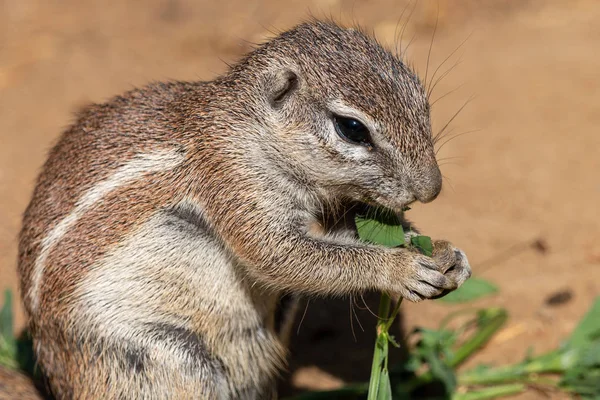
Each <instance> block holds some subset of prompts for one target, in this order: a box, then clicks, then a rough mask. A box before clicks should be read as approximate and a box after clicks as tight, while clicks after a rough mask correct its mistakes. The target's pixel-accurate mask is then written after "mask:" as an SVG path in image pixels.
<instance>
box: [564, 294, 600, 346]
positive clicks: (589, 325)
mask: <svg viewBox="0 0 600 400" xmlns="http://www.w3.org/2000/svg"><path fill="white" fill-rule="evenodd" d="M598 321H600V297H597V298H596V300H595V301H594V303H593V304H592V307H590V309H589V310H588V312H587V313H586V314H585V316H584V317H583V318H582V319H581V321H579V324H578V325H577V327H576V328H575V330H574V331H573V333H571V337H570V338H569V341H568V345H569V346H571V347H575V348H579V347H583V346H586V345H587V344H589V343H590V342H592V341H593V340H595V339H597V338H599V337H600V326H599V322H598Z"/></svg>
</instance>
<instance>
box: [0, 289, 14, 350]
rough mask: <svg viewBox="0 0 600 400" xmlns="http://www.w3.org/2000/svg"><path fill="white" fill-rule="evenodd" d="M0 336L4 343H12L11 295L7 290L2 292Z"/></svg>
mask: <svg viewBox="0 0 600 400" xmlns="http://www.w3.org/2000/svg"><path fill="white" fill-rule="evenodd" d="M0 336H2V337H3V338H4V340H6V341H10V342H13V341H14V337H13V315H12V293H11V292H10V290H8V289H7V290H6V291H5V292H4V305H3V306H2V310H0Z"/></svg>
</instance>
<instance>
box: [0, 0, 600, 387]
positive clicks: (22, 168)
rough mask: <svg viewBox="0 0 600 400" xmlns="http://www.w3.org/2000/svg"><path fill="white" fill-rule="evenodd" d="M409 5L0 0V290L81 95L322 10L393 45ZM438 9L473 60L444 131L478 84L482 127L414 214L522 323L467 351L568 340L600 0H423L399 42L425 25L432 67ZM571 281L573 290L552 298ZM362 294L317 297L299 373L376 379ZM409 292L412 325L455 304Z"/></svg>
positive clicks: (587, 184) (597, 77) (590, 202)
mask: <svg viewBox="0 0 600 400" xmlns="http://www.w3.org/2000/svg"><path fill="white" fill-rule="evenodd" d="M404 4H405V3H402V2H398V1H391V0H389V1H387V0H381V1H375V0H372V1H360V0H348V1H346V0H313V1H289V2H278V1H266V2H261V3H258V2H257V3H253V2H245V1H239V0H233V1H227V2H214V1H211V2H209V1H191V0H190V1H185V0H179V1H178V0H170V1H167V0H162V1H159V0H148V1H144V2H141V1H133V0H131V1H104V2H100V1H98V2H92V1H75V0H60V1H59V0H43V1H42V0H0V138H1V143H2V146H0V288H3V287H8V288H12V289H13V290H17V277H16V274H15V260H16V250H17V244H16V235H17V232H18V229H19V224H20V216H21V213H22V212H23V210H24V208H25V206H26V204H27V201H28V199H29V196H30V194H31V191H32V187H33V182H34V179H35V176H36V173H37V171H38V170H39V168H40V166H41V164H42V163H43V161H44V157H45V154H46V153H47V151H48V150H49V148H50V146H51V145H52V143H53V142H54V141H55V140H56V138H57V136H58V135H59V133H60V131H61V129H62V128H64V127H65V126H66V125H68V124H69V123H70V121H71V120H72V113H73V112H74V111H75V110H76V109H77V108H78V107H79V106H81V105H82V104H85V103H88V102H100V101H103V100H104V99H106V98H108V97H109V96H111V95H114V94H117V93H119V92H122V91H124V90H127V89H130V88H131V87H133V86H139V85H143V84H144V83H147V82H149V81H151V80H165V79H180V80H197V79H211V78H212V77H214V76H215V75H216V74H218V73H220V72H223V71H224V70H225V69H226V65H225V62H224V61H227V62H231V61H235V59H236V58H237V57H239V56H240V55H241V54H243V53H244V52H246V51H248V50H249V49H250V48H251V46H252V43H254V42H259V41H261V40H263V39H264V38H265V37H268V36H269V35H271V32H272V31H280V30H283V29H285V28H287V27H289V26H291V25H293V24H294V23H297V22H299V21H301V20H304V19H306V18H307V17H308V15H309V13H312V14H313V15H315V16H323V15H326V16H329V15H331V16H333V17H334V18H336V19H338V20H342V21H352V20H354V21H357V22H359V23H360V24H361V25H363V26H365V27H367V28H369V29H372V30H373V31H374V32H375V34H376V35H377V37H378V38H379V39H380V40H381V42H383V43H384V44H386V43H387V44H388V45H390V46H394V45H395V44H398V43H399V40H398V39H395V37H394V35H395V32H397V28H396V27H397V26H398V22H399V21H406V17H407V15H408V14H409V13H408V12H406V13H405V14H404V17H402V11H403V9H404V8H405V6H404ZM482 4H485V5H482ZM438 5H439V14H438ZM436 15H439V18H438V21H439V22H438V29H437V33H436V36H435V40H434V41H433V47H432V52H431V59H430V62H429V68H428V70H429V72H428V76H429V77H431V76H432V74H433V71H435V70H436V69H437V67H438V66H439V65H440V64H441V63H442V62H443V61H444V59H445V58H446V57H447V56H448V54H450V53H451V52H452V51H454V50H455V49H456V48H457V47H458V46H459V45H460V44H461V43H462V42H463V41H464V40H465V39H467V38H468V40H467V41H466V43H465V44H464V45H462V47H460V49H458V51H457V52H456V53H455V54H454V56H452V57H451V59H450V60H449V61H448V62H446V63H445V64H444V65H443V66H442V67H441V68H440V70H439V71H438V73H437V76H440V75H441V74H442V73H443V72H444V71H445V70H446V69H447V68H448V67H451V66H453V65H454V64H455V62H456V61H457V60H461V62H460V63H459V64H458V65H457V66H456V67H455V68H453V69H452V70H451V72H450V73H449V74H448V75H447V76H445V77H444V79H442V80H441V82H440V83H439V84H438V85H437V86H436V87H435V90H434V94H433V96H432V98H433V99H436V98H438V97H440V96H443V95H445V94H447V93H450V94H448V95H447V96H446V97H443V98H442V99H441V100H440V101H439V102H436V103H435V105H434V107H433V116H434V124H435V128H436V129H437V130H439V129H441V128H442V127H443V126H444V125H445V123H446V121H447V120H448V119H449V118H450V117H451V116H452V115H453V114H454V113H455V112H456V111H457V110H458V109H459V108H460V107H461V106H462V104H463V103H464V102H465V101H467V100H468V99H470V98H472V100H471V101H470V102H469V104H468V106H467V107H466V108H465V109H464V110H463V111H462V112H461V113H460V115H459V116H458V117H457V118H456V119H455V120H454V121H453V122H452V124H451V126H450V129H454V130H453V131H452V135H453V134H459V133H461V132H467V131H474V132H472V133H469V134H465V135H463V136H460V137H457V138H456V139H455V140H452V141H450V142H449V143H448V144H447V145H445V146H444V147H443V148H442V150H441V151H440V153H439V157H440V159H441V164H442V165H443V166H442V170H443V172H444V175H445V176H446V181H445V190H444V192H443V194H442V195H441V196H440V198H439V199H438V200H436V201H435V202H434V203H432V204H428V205H426V206H417V207H415V209H414V210H412V211H411V212H410V214H411V216H412V219H413V220H414V221H415V222H416V224H417V225H418V226H419V227H420V228H421V229H422V230H423V231H424V232H426V233H428V234H430V235H431V236H433V237H436V238H447V239H449V240H451V241H452V242H454V243H456V244H457V245H459V246H460V247H461V248H463V249H464V250H465V251H466V253H467V254H468V256H469V258H470V261H471V264H472V265H473V269H474V272H475V275H479V276H481V277H484V278H487V279H490V280H492V281H494V282H496V283H497V284H498V285H499V286H500V288H501V291H500V293H499V294H498V295H497V296H495V297H493V298H489V299H486V300H485V301H481V302H480V303H478V304H477V305H498V306H503V307H506V308H507V309H508V310H509V312H510V315H511V319H510V322H509V324H508V326H507V328H506V329H505V330H504V331H503V332H502V333H501V334H500V335H498V337H497V338H496V339H495V340H494V342H493V343H492V344H491V345H489V346H488V347H487V348H486V349H485V351H483V352H482V353H481V354H480V355H479V356H478V357H477V358H476V360H473V361H472V362H471V363H470V365H473V364H475V363H479V362H486V363H493V364H500V363H504V362H509V361H518V360H520V359H522V357H523V355H524V354H525V352H526V350H527V348H529V347H530V346H534V348H535V350H536V351H542V350H546V349H549V348H552V347H554V346H556V345H558V344H559V343H560V340H561V338H564V337H565V336H566V335H567V334H568V333H569V332H570V330H571V329H572V328H573V327H574V326H575V324H576V322H577V321H578V320H579V318H581V316H582V315H583V313H584V312H585V310H586V309H587V307H589V305H590V304H591V302H592V299H593V298H594V297H595V296H597V295H599V294H600V272H599V267H600V241H599V240H598V239H600V217H598V214H597V212H598V205H599V204H600V157H599V156H600V150H599V149H600V132H599V130H598V126H599V125H600V52H599V51H598V49H599V48H598V46H599V43H600V24H598V21H599V20H600V3H598V2H596V1H592V0H589V1H569V2H564V1H533V0H532V1H519V2H517V1H509V0H505V1H500V0H490V1H486V2H477V1H475V0H469V1H458V0H456V1H450V0H446V1H444V0H439V2H438V1H429V0H422V1H420V2H419V3H418V4H417V6H416V8H415V11H414V12H413V13H412V15H411V17H410V20H409V21H408V23H407V24H406V29H405V32H404V37H403V41H402V42H401V44H402V45H404V46H406V45H407V44H408V43H409V41H410V40H411V39H413V38H414V39H413V40H412V42H411V45H410V48H409V50H408V53H407V54H408V55H407V58H408V60H410V62H411V63H412V64H413V65H414V66H415V67H416V68H417V69H418V71H419V72H420V73H421V75H422V76H424V74H425V71H426V70H427V68H426V65H427V53H428V50H429V48H430V41H431V34H432V31H433V27H434V26H435V21H436ZM402 18H403V19H402ZM403 24H404V22H400V24H399V25H400V27H402V25H403ZM457 88H458V89H457ZM454 89H457V90H456V91H454V92H451V91H452V90H454ZM448 157H452V158H450V159H448ZM562 291H569V292H570V293H571V294H572V296H571V299H570V300H568V301H566V302H565V303H564V304H560V305H555V306H551V305H547V304H546V301H547V299H548V298H549V297H551V296H553V295H555V294H556V293H559V292H562ZM567 297H568V296H567ZM348 304H349V303H348V302H347V301H344V302H340V301H338V302H334V301H322V302H320V303H318V304H317V305H315V303H312V304H311V305H309V307H308V309H307V316H306V319H305V321H304V323H303V325H302V327H301V329H300V330H299V333H298V335H297V336H295V338H294V344H293V348H292V351H293V358H292V367H293V370H294V371H295V372H294V374H293V377H292V382H293V383H294V384H295V385H296V386H300V387H325V386H335V385H338V384H339V383H340V381H341V380H346V381H349V380H356V379H361V378H364V377H365V376H366V375H365V374H366V371H368V369H369V365H370V364H369V361H368V360H369V358H370V353H371V347H372V341H371V340H370V337H369V332H370V331H369V330H370V329H371V328H372V327H373V326H374V318H373V317H371V316H370V315H368V313H367V314H364V315H363V316H362V317H361V322H362V324H363V326H364V327H365V329H366V330H367V332H366V333H364V334H363V333H361V331H360V328H357V327H356V326H355V331H358V333H357V336H358V342H354V340H353V339H352V334H351V328H350V318H349V315H350V314H349V306H348ZM403 307H404V310H405V315H404V319H405V325H406V326H407V327H411V326H414V325H423V326H435V325H436V321H439V320H440V319H441V317H442V316H444V315H445V314H447V313H448V312H449V311H451V310H454V309H455V308H456V307H448V306H446V305H442V304H437V303H434V302H427V303H424V304H416V305H414V304H410V305H406V306H403ZM327 310H329V311H327ZM333 317H335V318H336V319H335V320H330V318H333ZM336 321H337V322H336ZM17 322H18V324H19V326H22V324H23V322H24V318H23V315H22V310H21V308H19V310H18V320H17ZM365 359H366V361H365ZM315 364H317V366H318V368H319V369H315V368H314V367H312V366H313V365H315ZM299 367H300V370H299V371H296V368H299ZM323 371H326V372H327V374H328V375H325V373H324V372H323ZM329 375H331V376H329ZM540 396H542V394H540V393H538V392H530V393H528V394H527V395H525V396H522V398H537V397H540ZM550 396H551V397H552V396H554V395H552V394H550Z"/></svg>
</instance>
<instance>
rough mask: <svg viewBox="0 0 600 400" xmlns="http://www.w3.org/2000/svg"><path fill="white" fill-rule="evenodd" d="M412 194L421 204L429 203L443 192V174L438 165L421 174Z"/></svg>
mask: <svg viewBox="0 0 600 400" xmlns="http://www.w3.org/2000/svg"><path fill="white" fill-rule="evenodd" d="M411 186H412V192H413V194H414V196H415V197H416V198H417V200H419V201H420V202H421V203H429V202H430V201H433V200H435V199H436V197H438V195H439V194H440V192H441V191H442V173H441V171H440V169H439V168H438V166H437V165H435V166H433V167H432V168H431V169H430V170H429V171H427V172H425V171H423V172H421V173H420V174H419V175H417V176H416V178H415V179H414V180H413V183H412V185H411Z"/></svg>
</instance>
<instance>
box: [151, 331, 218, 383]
mask: <svg viewBox="0 0 600 400" xmlns="http://www.w3.org/2000/svg"><path fill="white" fill-rule="evenodd" d="M149 332H150V334H151V335H152V336H154V337H155V338H156V339H158V340H161V341H164V342H167V343H169V344H171V345H173V346H174V347H177V348H179V349H181V350H183V351H184V352H186V353H187V354H188V355H189V356H190V358H191V359H192V360H194V365H193V367H194V368H198V367H199V366H200V364H208V365H209V366H210V367H211V369H213V370H215V371H216V372H224V371H225V370H226V368H225V366H224V364H223V362H222V361H221V360H220V359H219V358H218V357H215V356H214V355H213V354H212V353H211V352H210V350H209V349H208V348H207V346H206V344H205V343H204V340H203V339H202V337H201V336H200V335H199V334H198V333H196V332H192V331H190V330H189V329H186V328H182V327H179V326H175V325H170V324H165V323H157V324H149Z"/></svg>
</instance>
